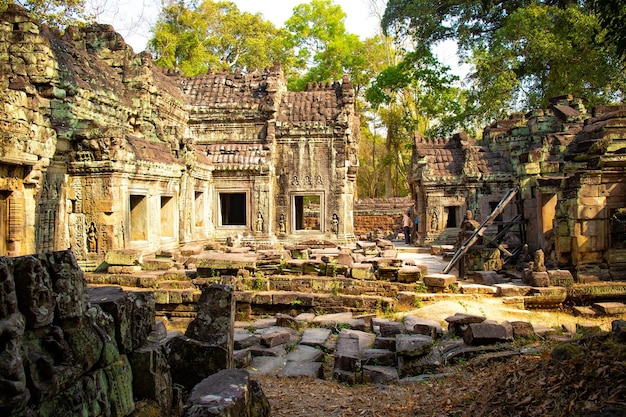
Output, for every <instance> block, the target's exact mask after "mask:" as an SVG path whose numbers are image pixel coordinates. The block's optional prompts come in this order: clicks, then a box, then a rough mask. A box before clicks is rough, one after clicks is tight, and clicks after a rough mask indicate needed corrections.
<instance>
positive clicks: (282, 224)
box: [278, 213, 287, 233]
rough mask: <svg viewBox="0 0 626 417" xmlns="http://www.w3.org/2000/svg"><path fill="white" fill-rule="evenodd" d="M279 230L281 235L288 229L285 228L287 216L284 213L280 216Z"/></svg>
mask: <svg viewBox="0 0 626 417" xmlns="http://www.w3.org/2000/svg"><path fill="white" fill-rule="evenodd" d="M278 230H279V231H280V233H286V232H287V227H286V226H285V215H284V214H282V213H281V214H280V219H279V220H278Z"/></svg>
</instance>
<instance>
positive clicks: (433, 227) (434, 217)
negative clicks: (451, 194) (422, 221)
mask: <svg viewBox="0 0 626 417" xmlns="http://www.w3.org/2000/svg"><path fill="white" fill-rule="evenodd" d="M437 229H439V219H437V212H436V211H433V212H432V214H431V217H430V230H433V231H435V230H437Z"/></svg>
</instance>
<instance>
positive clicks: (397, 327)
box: [378, 321, 405, 337]
mask: <svg viewBox="0 0 626 417" xmlns="http://www.w3.org/2000/svg"><path fill="white" fill-rule="evenodd" d="M378 329H379V333H380V335H381V336H382V337H393V336H395V335H397V334H402V333H404V332H405V327H404V324H402V323H400V322H397V321H383V322H380V323H379V324H378Z"/></svg>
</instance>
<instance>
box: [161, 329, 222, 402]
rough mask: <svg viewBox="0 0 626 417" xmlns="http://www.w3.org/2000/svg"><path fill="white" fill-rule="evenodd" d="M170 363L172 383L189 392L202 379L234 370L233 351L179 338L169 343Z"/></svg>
mask: <svg viewBox="0 0 626 417" xmlns="http://www.w3.org/2000/svg"><path fill="white" fill-rule="evenodd" d="M168 348H169V350H170V352H171V353H170V355H169V358H168V363H169V365H170V369H171V375H172V382H174V383H175V384H180V385H182V386H184V387H185V389H187V390H191V388H193V386H194V385H196V384H197V383H198V382H200V381H201V380H202V379H204V378H206V377H207V376H209V375H212V374H214V373H216V372H219V371H221V370H223V369H232V368H233V365H234V360H233V350H232V347H231V348H230V349H228V348H224V347H222V346H216V345H213V344H210V343H207V342H202V341H199V340H195V339H191V338H189V337H187V336H178V337H174V338H172V339H171V340H170V341H169V342H168Z"/></svg>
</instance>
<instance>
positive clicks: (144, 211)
mask: <svg viewBox="0 0 626 417" xmlns="http://www.w3.org/2000/svg"><path fill="white" fill-rule="evenodd" d="M147 225H148V198H147V197H146V196H145V195H137V194H135V195H132V194H131V196H130V228H129V229H130V240H148V233H147V230H148V227H147Z"/></svg>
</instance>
